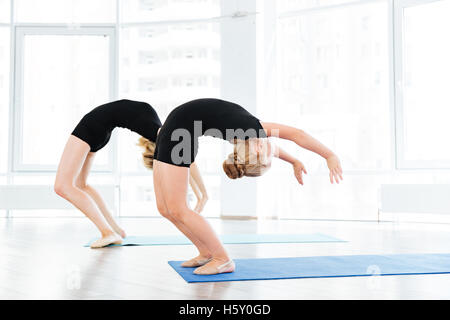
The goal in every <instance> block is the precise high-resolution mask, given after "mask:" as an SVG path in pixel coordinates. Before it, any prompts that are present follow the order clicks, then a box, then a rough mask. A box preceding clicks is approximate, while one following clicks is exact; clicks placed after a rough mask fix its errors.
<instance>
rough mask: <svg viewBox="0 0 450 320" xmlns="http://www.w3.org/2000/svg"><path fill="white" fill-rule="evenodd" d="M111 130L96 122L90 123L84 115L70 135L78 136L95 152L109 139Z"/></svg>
mask: <svg viewBox="0 0 450 320" xmlns="http://www.w3.org/2000/svg"><path fill="white" fill-rule="evenodd" d="M111 132H112V130H109V129H107V128H104V127H103V126H102V125H99V124H97V123H92V122H91V121H89V119H88V118H87V117H86V116H85V117H83V119H81V121H80V122H79V123H78V125H77V126H76V127H75V129H74V130H73V132H72V135H73V136H75V137H77V138H80V139H81V140H83V141H84V142H86V143H87V144H88V145H89V146H90V147H91V150H90V151H91V152H97V151H98V150H100V149H101V148H103V147H104V146H106V144H107V143H108V142H109V139H111Z"/></svg>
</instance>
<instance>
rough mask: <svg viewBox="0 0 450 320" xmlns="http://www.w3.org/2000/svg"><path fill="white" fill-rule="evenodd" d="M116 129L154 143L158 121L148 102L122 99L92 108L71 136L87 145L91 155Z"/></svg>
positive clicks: (158, 126) (103, 144) (102, 145)
mask: <svg viewBox="0 0 450 320" xmlns="http://www.w3.org/2000/svg"><path fill="white" fill-rule="evenodd" d="M116 127H121V128H126V129H129V130H131V131H134V132H136V133H138V134H140V135H141V136H143V137H144V138H147V139H148V140H150V141H154V142H155V141H156V136H157V133H158V129H159V128H161V121H160V120H159V117H158V114H157V113H156V111H155V109H153V108H152V107H151V106H150V105H149V104H148V103H145V102H138V101H131V100H125V99H124V100H119V101H114V102H110V103H106V104H103V105H101V106H99V107H96V108H94V109H93V110H92V111H90V112H89V113H88V114H86V115H85V116H84V117H83V118H82V119H81V121H80V122H79V123H78V125H77V126H76V128H75V130H74V131H73V132H72V135H74V136H76V137H78V138H80V139H81V140H83V141H85V142H86V143H87V144H89V146H90V147H91V152H96V151H98V150H100V149H101V148H103V147H104V146H105V145H106V144H107V143H108V141H109V139H110V138H111V132H112V131H113V130H114V128H116Z"/></svg>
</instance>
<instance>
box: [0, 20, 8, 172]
mask: <svg viewBox="0 0 450 320" xmlns="http://www.w3.org/2000/svg"><path fill="white" fill-rule="evenodd" d="M9 31H10V29H9V28H0V172H6V170H7V163H8V128H9V126H8V124H9V60H10V59H9V57H10V51H9V41H10V32H9Z"/></svg>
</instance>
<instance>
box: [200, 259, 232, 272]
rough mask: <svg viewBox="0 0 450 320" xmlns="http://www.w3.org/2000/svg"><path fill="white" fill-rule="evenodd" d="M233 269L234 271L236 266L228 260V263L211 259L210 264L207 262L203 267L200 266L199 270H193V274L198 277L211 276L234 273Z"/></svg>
mask: <svg viewBox="0 0 450 320" xmlns="http://www.w3.org/2000/svg"><path fill="white" fill-rule="evenodd" d="M235 269H236V266H235V264H234V262H233V260H228V261H226V262H224V261H223V260H216V259H212V260H211V261H210V262H208V263H207V264H205V265H204V266H201V267H200V268H197V269H195V270H194V273H195V274H199V275H211V274H218V273H229V272H234V270H235Z"/></svg>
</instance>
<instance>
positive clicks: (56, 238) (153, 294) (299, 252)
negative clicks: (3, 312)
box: [0, 218, 450, 299]
mask: <svg viewBox="0 0 450 320" xmlns="http://www.w3.org/2000/svg"><path fill="white" fill-rule="evenodd" d="M210 222H211V224H212V225H213V226H214V228H215V229H216V230H217V232H218V233H221V234H225V233H255V232H259V233H275V232H285V233H294V232H298V233H315V232H320V233H325V234H328V235H331V236H335V237H338V238H341V239H343V240H347V241H348V242H347V243H316V244H313V243H310V244H253V245H227V246H226V247H227V249H228V251H229V253H230V254H231V255H232V257H233V258H254V257H255V258H256V257H258V258H269V257H292V256H320V255H348V254H383V253H449V252H450V232H449V231H450V225H445V224H441V225H438V224H435V225H432V224H414V223H409V224H398V223H381V224H378V223H371V222H331V221H269V220H266V221H222V220H219V219H211V220H210ZM121 224H122V226H124V227H125V228H126V230H127V231H128V233H129V234H130V235H157V234H178V232H177V230H175V229H174V228H173V227H172V226H171V225H170V224H169V223H168V222H167V221H165V220H162V219H157V218H153V219H138V218H135V219H131V218H128V219H123V220H121ZM96 235H97V234H96V231H95V229H94V228H93V226H91V224H90V223H89V222H88V221H87V219H84V218H81V219H80V218H14V219H1V220H0V298H1V299H450V290H449V288H450V275H421V276H385V277H354V278H328V279H327V278H320V279H294V280H270V281H243V282H224V283H204V284H188V283H186V282H185V281H184V280H183V279H182V278H181V277H180V276H179V275H178V274H177V273H175V272H174V271H173V270H172V269H171V268H170V267H169V265H168V264H167V261H168V260H182V259H188V258H190V257H192V256H193V255H194V254H195V253H196V252H195V249H194V247H193V246H154V247H150V246H149V247H114V248H106V249H99V250H92V249H89V248H86V247H83V244H85V243H86V242H87V241H88V240H89V239H91V238H92V237H95V236H96Z"/></svg>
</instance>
